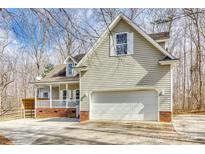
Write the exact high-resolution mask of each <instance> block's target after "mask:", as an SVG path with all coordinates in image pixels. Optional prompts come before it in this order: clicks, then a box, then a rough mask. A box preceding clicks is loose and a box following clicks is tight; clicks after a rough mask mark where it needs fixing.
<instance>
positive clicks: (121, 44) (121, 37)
mask: <svg viewBox="0 0 205 154" xmlns="http://www.w3.org/2000/svg"><path fill="white" fill-rule="evenodd" d="M127 53H128V39H127V33H120V34H116V54H117V55H126V54H127Z"/></svg>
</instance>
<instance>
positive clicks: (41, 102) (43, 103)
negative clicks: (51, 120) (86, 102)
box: [36, 99, 79, 108]
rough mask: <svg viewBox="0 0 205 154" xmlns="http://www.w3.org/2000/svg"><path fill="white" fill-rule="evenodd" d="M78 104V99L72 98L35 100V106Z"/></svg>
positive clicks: (62, 106) (69, 105)
mask: <svg viewBox="0 0 205 154" xmlns="http://www.w3.org/2000/svg"><path fill="white" fill-rule="evenodd" d="M78 105H79V100H78V99H72V100H52V101H50V100H37V103H36V108H71V107H76V106H78Z"/></svg>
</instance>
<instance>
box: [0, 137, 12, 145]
mask: <svg viewBox="0 0 205 154" xmlns="http://www.w3.org/2000/svg"><path fill="white" fill-rule="evenodd" d="M11 144H13V143H12V142H11V141H10V140H9V139H7V138H5V137H4V136H3V135H1V134H0V145H11Z"/></svg>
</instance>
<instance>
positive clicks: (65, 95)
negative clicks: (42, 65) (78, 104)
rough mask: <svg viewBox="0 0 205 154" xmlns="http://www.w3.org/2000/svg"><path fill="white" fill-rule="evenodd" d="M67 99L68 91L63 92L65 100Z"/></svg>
mask: <svg viewBox="0 0 205 154" xmlns="http://www.w3.org/2000/svg"><path fill="white" fill-rule="evenodd" d="M66 98H67V90H63V100H66Z"/></svg>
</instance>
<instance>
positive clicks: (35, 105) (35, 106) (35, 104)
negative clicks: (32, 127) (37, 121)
mask: <svg viewBox="0 0 205 154" xmlns="http://www.w3.org/2000/svg"><path fill="white" fill-rule="evenodd" d="M34 93H35V94H34V95H35V100H34V101H35V102H34V117H35V118H36V108H37V97H38V96H37V95H38V87H37V86H36V87H35V89H34ZM24 118H25V113H24Z"/></svg>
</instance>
